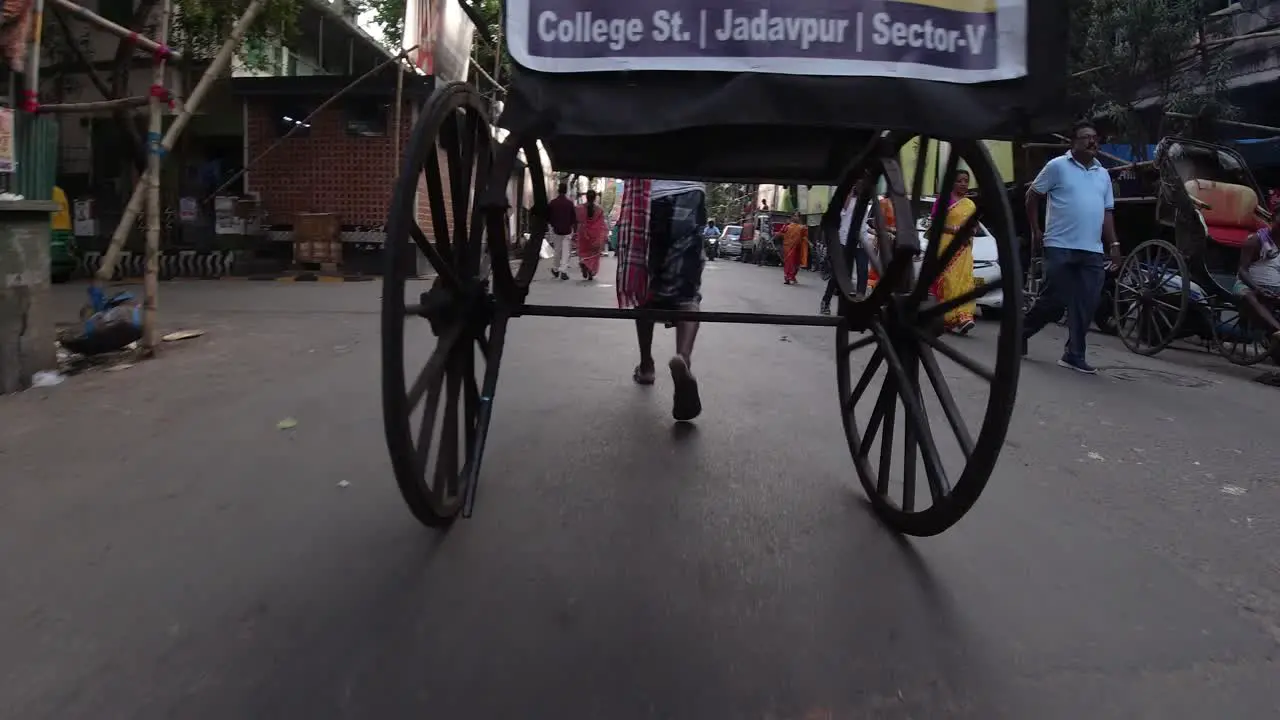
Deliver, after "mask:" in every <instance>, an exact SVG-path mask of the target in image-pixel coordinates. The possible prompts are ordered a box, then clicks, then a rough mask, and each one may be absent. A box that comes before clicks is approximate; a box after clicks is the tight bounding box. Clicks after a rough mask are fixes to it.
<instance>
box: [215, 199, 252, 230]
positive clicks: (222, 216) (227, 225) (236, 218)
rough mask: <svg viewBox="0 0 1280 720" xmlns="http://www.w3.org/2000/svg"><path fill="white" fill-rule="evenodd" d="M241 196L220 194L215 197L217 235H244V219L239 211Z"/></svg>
mask: <svg viewBox="0 0 1280 720" xmlns="http://www.w3.org/2000/svg"><path fill="white" fill-rule="evenodd" d="M238 200H239V198H236V197H233V196H230V195H219V196H217V197H215V198H214V199H213V233H214V234H215V235H243V234H244V220H243V219H241V217H240V213H239V212H238V211H237V207H238Z"/></svg>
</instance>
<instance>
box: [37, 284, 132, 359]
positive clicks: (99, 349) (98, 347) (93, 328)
mask: <svg viewBox="0 0 1280 720" xmlns="http://www.w3.org/2000/svg"><path fill="white" fill-rule="evenodd" d="M86 309H87V310H89V311H90V313H89V314H88V316H87V317H85V318H84V320H83V322H81V323H80V325H79V326H76V327H72V328H68V329H66V330H63V331H62V333H61V334H60V336H59V337H58V342H60V343H62V346H63V347H64V348H66V349H67V350H69V351H71V352H73V353H79V354H80V355H100V354H102V353H108V352H115V351H117V350H122V349H124V348H125V347H126V346H127V345H129V344H130V343H132V342H136V341H138V340H140V339H142V308H140V307H138V304H137V302H136V301H135V300H134V298H133V295H132V294H131V293H127V292H123V293H118V294H116V295H114V296H112V297H110V298H107V297H106V296H105V295H103V293H102V291H101V290H100V289H98V288H90V289H89V306H88V307H87V308H86Z"/></svg>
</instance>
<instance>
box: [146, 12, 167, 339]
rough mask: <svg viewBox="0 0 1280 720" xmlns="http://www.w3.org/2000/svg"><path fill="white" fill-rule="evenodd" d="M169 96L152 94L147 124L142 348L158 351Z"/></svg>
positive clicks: (155, 82)
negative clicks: (162, 171)
mask: <svg viewBox="0 0 1280 720" xmlns="http://www.w3.org/2000/svg"><path fill="white" fill-rule="evenodd" d="M172 12H173V0H161V3H160V17H159V18H158V19H157V21H156V25H157V27H156V38H157V39H158V40H159V41H160V44H161V45H164V44H166V43H168V42H169V16H170V14H172ZM164 66H165V56H164V55H162V54H159V53H157V54H156V59H155V68H154V69H153V71H152V74H151V85H152V87H156V88H160V87H164ZM166 104H167V103H166V102H165V98H163V97H161V96H160V95H159V94H157V93H152V94H151V108H150V110H151V123H150V126H149V127H148V128H147V145H148V153H147V247H146V252H145V253H144V255H143V258H144V261H145V263H146V265H145V270H144V272H143V276H142V351H143V352H144V353H145V354H147V355H155V352H156V345H157V342H156V340H157V338H156V335H157V333H156V312H157V310H159V307H160V303H159V300H160V215H161V213H160V159H161V152H162V148H161V145H160V141H161V137H160V133H161V131H163V130H164V108H165V105H166Z"/></svg>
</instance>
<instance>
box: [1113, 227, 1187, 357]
mask: <svg viewBox="0 0 1280 720" xmlns="http://www.w3.org/2000/svg"><path fill="white" fill-rule="evenodd" d="M1190 299H1191V279H1190V276H1189V275H1188V273H1187V262H1186V260H1185V259H1183V257H1182V253H1180V252H1178V249H1177V248H1176V247H1174V246H1173V244H1171V243H1169V242H1167V241H1165V240H1148V241H1146V242H1144V243H1142V244H1141V245H1139V246H1138V247H1136V248H1134V249H1133V252H1131V253H1129V255H1128V257H1126V258H1125V259H1124V264H1122V265H1121V266H1120V273H1119V275H1118V276H1117V277H1116V289H1115V296H1114V308H1115V318H1116V322H1115V324H1116V332H1117V334H1119V335H1120V340H1121V342H1123V343H1124V345H1125V347H1127V348H1129V350H1131V351H1133V352H1135V353H1138V354H1139V355H1155V354H1156V353H1158V352H1160V351H1161V350H1163V349H1165V348H1167V347H1169V344H1170V343H1172V342H1173V341H1174V340H1177V339H1178V338H1180V337H1182V327H1183V325H1184V324H1185V323H1186V319H1187V307H1188V304H1189V303H1190Z"/></svg>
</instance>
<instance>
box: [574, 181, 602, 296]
mask: <svg viewBox="0 0 1280 720" xmlns="http://www.w3.org/2000/svg"><path fill="white" fill-rule="evenodd" d="M575 226H576V228H577V230H576V236H577V239H578V269H580V270H581V271H582V279H583V280H594V279H595V277H596V274H597V273H599V272H600V255H601V254H602V253H603V252H604V244H605V239H606V237H607V236H608V234H609V230H608V228H606V227H605V222H604V211H603V210H601V209H600V206H599V205H597V204H596V191H595V190H588V191H587V201H586V202H585V203H583V204H581V205H579V206H578V207H577V216H576V219H575Z"/></svg>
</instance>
